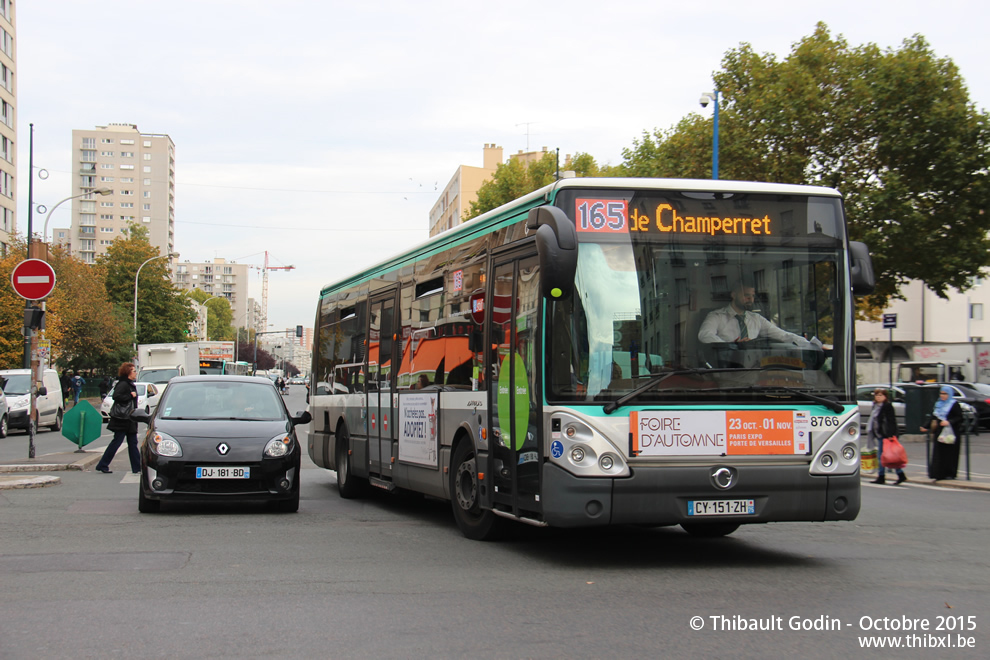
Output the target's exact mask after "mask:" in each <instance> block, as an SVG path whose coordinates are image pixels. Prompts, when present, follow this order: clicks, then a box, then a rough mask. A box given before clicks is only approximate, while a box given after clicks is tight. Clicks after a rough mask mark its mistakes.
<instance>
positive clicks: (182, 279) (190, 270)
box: [169, 258, 260, 336]
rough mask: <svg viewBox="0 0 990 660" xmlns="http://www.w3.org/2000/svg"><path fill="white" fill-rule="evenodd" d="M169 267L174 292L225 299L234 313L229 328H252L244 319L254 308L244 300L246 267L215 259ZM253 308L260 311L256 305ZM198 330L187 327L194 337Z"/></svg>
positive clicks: (172, 264) (246, 279) (176, 264)
mask: <svg viewBox="0 0 990 660" xmlns="http://www.w3.org/2000/svg"><path fill="white" fill-rule="evenodd" d="M169 266H170V268H171V270H172V282H174V283H175V286H176V288H177V289H180V290H182V291H192V290H193V289H199V290H201V291H202V292H203V293H208V294H210V295H211V296H216V297H218V298H226V299H227V300H228V301H229V302H230V309H231V311H232V312H233V314H234V318H233V321H232V325H233V326H234V327H235V328H238V327H254V326H253V325H252V323H255V322H256V320H255V319H250V318H248V317H249V313H250V312H251V311H252V308H253V307H254V306H252V305H249V301H250V302H253V300H252V299H250V298H248V268H249V266H248V264H239V263H236V262H234V261H227V260H226V259H219V258H217V259H214V260H213V261H208V262H192V261H181V262H180V261H175V262H172V263H170V264H169ZM257 307H258V308H259V310H260V306H257ZM259 313H260V312H259ZM198 322H201V319H200V320H199V321H198ZM194 323H195V322H194ZM198 327H199V326H197V327H196V328H191V330H192V332H193V333H194V334H197V336H198V335H199V333H198V332H197V329H198Z"/></svg>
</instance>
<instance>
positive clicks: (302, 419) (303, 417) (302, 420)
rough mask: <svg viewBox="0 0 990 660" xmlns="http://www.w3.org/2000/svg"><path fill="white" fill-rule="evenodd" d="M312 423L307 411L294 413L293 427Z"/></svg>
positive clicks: (311, 417)
mask: <svg viewBox="0 0 990 660" xmlns="http://www.w3.org/2000/svg"><path fill="white" fill-rule="evenodd" d="M312 421H313V416H312V415H310V414H309V411H308V410H302V411H299V412H297V413H296V415H295V417H293V418H292V424H293V426H298V425H299V424H309V423H310V422H312Z"/></svg>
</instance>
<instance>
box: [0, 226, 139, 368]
mask: <svg viewBox="0 0 990 660" xmlns="http://www.w3.org/2000/svg"><path fill="white" fill-rule="evenodd" d="M26 255H27V250H26V245H25V244H24V242H23V240H20V239H18V240H17V241H15V242H14V243H13V244H12V245H11V249H10V250H9V252H8V254H7V256H6V257H5V258H4V259H2V260H0V283H2V288H0V365H3V368H20V367H21V366H22V364H23V358H24V338H23V335H22V328H23V326H24V304H25V301H24V299H23V298H21V297H20V296H18V295H17V294H16V293H14V291H13V288H12V287H11V284H10V273H11V271H12V270H13V269H14V266H16V265H17V264H18V263H20V262H21V261H23V260H24V259H25V257H26ZM47 261H48V262H49V263H50V264H51V265H52V268H53V269H54V270H55V279H56V284H55V289H54V290H53V291H52V294H51V295H50V296H48V298H47V299H46V300H45V307H46V312H45V339H47V340H48V341H50V342H51V350H52V355H53V356H54V358H55V364H57V365H58V366H60V367H63V368H71V369H75V370H80V369H94V370H97V371H116V368H117V367H118V366H119V365H120V363H121V362H123V361H125V360H126V359H128V358H129V356H130V351H131V348H130V340H131V330H130V327H131V325H130V321H129V319H128V318H126V316H125V315H122V314H121V313H120V312H119V311H117V310H115V309H114V306H113V304H112V303H111V302H110V300H109V299H108V297H107V291H106V287H105V286H104V282H103V278H102V274H101V272H100V271H99V270H94V269H93V268H92V267H91V266H88V265H86V264H85V263H83V262H82V261H80V260H79V259H77V258H75V257H73V256H71V255H70V254H69V253H68V252H67V251H65V250H64V249H62V248H60V247H55V248H53V249H52V250H51V252H50V254H49V256H48V259H47Z"/></svg>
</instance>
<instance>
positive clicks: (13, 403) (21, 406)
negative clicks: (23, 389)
mask: <svg viewBox="0 0 990 660" xmlns="http://www.w3.org/2000/svg"><path fill="white" fill-rule="evenodd" d="M30 403H31V396H30V395H29V394H24V395H22V396H19V397H15V398H13V399H7V406H8V408H10V410H27V407H28V404H30Z"/></svg>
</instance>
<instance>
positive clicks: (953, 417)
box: [921, 385, 963, 479]
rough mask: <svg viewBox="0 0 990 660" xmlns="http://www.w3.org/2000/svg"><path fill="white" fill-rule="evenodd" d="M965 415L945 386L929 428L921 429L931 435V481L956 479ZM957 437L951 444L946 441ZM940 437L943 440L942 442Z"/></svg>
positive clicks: (939, 394)
mask: <svg viewBox="0 0 990 660" xmlns="http://www.w3.org/2000/svg"><path fill="white" fill-rule="evenodd" d="M962 425H963V413H962V406H960V405H959V403H958V402H957V401H956V400H955V398H954V397H953V395H952V388H951V387H949V386H948V385H943V386H942V388H941V389H940V390H939V392H938V401H936V402H935V408H934V409H933V410H932V416H931V418H930V419H929V420H928V425H927V427H924V426H923V427H921V431H922V432H923V433H929V434H931V439H932V440H933V441H934V442H932V458H931V461H929V463H928V478H929V479H955V478H956V468H957V467H958V465H959V442H960V438H962ZM950 433H951V434H952V435H954V436H955V439H954V440H953V441H952V442H951V443H947V442H945V441H944V439H945V438H947V437H948V436H949V434H950ZM940 436H942V439H941V440H940V439H939V438H940Z"/></svg>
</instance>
